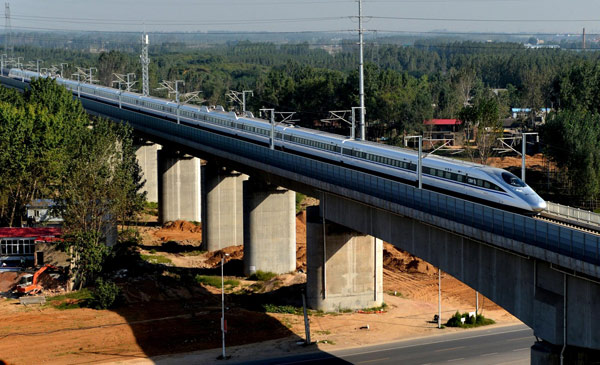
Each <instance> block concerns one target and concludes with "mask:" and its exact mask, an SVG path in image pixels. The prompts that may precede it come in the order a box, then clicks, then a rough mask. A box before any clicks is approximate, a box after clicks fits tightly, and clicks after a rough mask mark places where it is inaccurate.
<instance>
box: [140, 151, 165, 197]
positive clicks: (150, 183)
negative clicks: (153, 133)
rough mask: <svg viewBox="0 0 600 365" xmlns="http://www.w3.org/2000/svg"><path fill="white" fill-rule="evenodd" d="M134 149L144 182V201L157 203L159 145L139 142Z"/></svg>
mask: <svg viewBox="0 0 600 365" xmlns="http://www.w3.org/2000/svg"><path fill="white" fill-rule="evenodd" d="M135 147H136V151H135V157H136V158H137V161H138V164H139V165H140V167H141V168H142V173H143V175H144V176H143V177H144V179H145V180H146V183H145V184H144V188H143V191H145V192H146V200H147V201H149V202H152V203H158V150H159V149H160V145H158V144H156V143H153V142H149V141H139V142H137V143H136V145H135Z"/></svg>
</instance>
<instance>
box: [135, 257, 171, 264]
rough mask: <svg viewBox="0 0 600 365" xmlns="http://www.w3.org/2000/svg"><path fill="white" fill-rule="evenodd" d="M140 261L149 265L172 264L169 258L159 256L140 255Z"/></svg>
mask: <svg viewBox="0 0 600 365" xmlns="http://www.w3.org/2000/svg"><path fill="white" fill-rule="evenodd" d="M140 257H141V258H142V260H144V261H147V262H149V263H151V264H172V263H173V262H172V261H171V259H170V258H168V257H164V256H160V255H140Z"/></svg>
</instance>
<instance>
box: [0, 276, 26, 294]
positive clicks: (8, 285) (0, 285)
mask: <svg viewBox="0 0 600 365" xmlns="http://www.w3.org/2000/svg"><path fill="white" fill-rule="evenodd" d="M21 276H23V274H20V273H18V272H2V273H0V293H4V292H7V291H11V290H13V289H14V288H15V285H17V282H18V281H19V279H20V278H21Z"/></svg>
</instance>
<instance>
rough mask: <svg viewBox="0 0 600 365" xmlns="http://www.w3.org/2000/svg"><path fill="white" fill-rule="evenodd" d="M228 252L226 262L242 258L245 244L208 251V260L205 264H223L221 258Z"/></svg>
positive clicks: (211, 265) (212, 265)
mask: <svg viewBox="0 0 600 365" xmlns="http://www.w3.org/2000/svg"><path fill="white" fill-rule="evenodd" d="M226 253H228V254H229V257H226V258H225V262H226V263H227V262H229V261H230V260H242V258H243V257H244V246H241V245H240V246H230V247H225V248H224V249H222V250H218V251H212V252H207V253H206V256H205V258H206V261H205V264H206V266H207V267H217V266H218V265H220V264H221V259H222V258H223V256H224V255H225V254H226Z"/></svg>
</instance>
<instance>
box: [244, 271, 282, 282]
mask: <svg viewBox="0 0 600 365" xmlns="http://www.w3.org/2000/svg"><path fill="white" fill-rule="evenodd" d="M276 276H277V274H275V273H274V272H270V271H262V270H258V271H257V272H255V273H254V274H252V275H250V276H248V280H256V281H267V280H271V279H273V278H274V277H276Z"/></svg>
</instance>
